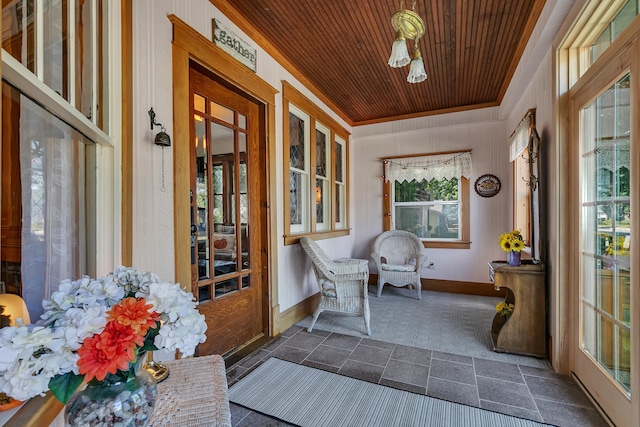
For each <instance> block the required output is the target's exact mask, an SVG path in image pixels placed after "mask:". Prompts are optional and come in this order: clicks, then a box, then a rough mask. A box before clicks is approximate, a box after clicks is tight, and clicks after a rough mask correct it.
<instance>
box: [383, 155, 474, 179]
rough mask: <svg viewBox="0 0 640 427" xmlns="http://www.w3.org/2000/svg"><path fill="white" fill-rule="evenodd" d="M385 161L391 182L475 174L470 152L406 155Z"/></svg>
mask: <svg viewBox="0 0 640 427" xmlns="http://www.w3.org/2000/svg"><path fill="white" fill-rule="evenodd" d="M385 162H386V169H385V179H386V180H387V181H391V182H393V181H400V182H402V181H409V182H411V181H412V180H414V179H415V180H416V181H418V182H420V181H422V180H427V181H431V180H432V179H434V178H435V179H451V178H460V177H462V176H463V177H465V178H470V177H471V175H472V174H473V168H472V165H471V153H470V152H464V153H452V154H438V155H434V156H422V157H406V158H403V159H389V160H385Z"/></svg>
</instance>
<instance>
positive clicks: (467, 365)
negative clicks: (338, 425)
mask: <svg viewBox="0 0 640 427" xmlns="http://www.w3.org/2000/svg"><path fill="white" fill-rule="evenodd" d="M269 357H277V358H280V359H283V360H287V361H290V362H294V363H299V364H302V365H306V366H310V367H313V368H317V369H323V370H325V371H329V372H333V373H337V374H341V375H346V376H349V377H352V378H357V379H360V380H364V381H369V382H373V383H376V384H380V385H384V386H388V387H394V388H397V389H401V390H406V391H410V392H413V393H419V394H423V395H427V396H431V397H436V398H440V399H444V400H448V401H451V402H458V403H462V404H465V405H470V406H475V407H479V408H484V409H488V410H491V411H496V412H501V413H504V414H508V415H513V416H516V417H521V418H527V419H531V420H535V421H540V422H545V423H548V424H554V425H558V426H563V427H564V426H566V427H574V426H581V427H583V426H584V427H586V426H606V425H607V424H606V422H605V421H604V420H603V419H602V417H601V416H600V414H599V413H598V412H597V410H596V409H595V408H594V407H593V405H592V404H591V402H590V401H589V400H588V399H587V397H586V396H585V395H584V394H583V393H582V391H581V390H580V389H579V388H578V387H577V386H576V384H575V383H574V382H573V381H572V379H571V378H570V377H568V376H563V375H558V374H556V373H554V372H553V371H552V370H547V369H539V368H532V367H528V366H522V365H513V364H509V363H503V362H496V361H491V360H485V359H478V358H473V357H467V356H460V355H454V354H448V353H441V352H437V351H431V350H425V349H420V348H415V347H407V346H403V345H398V344H391V343H387V342H382V341H376V340H373V339H368V338H359V337H352V336H348V335H342V334H336V333H330V332H325V331H320V330H315V331H313V332H312V333H309V332H307V331H306V329H302V328H299V327H297V326H294V327H292V328H289V329H288V330H286V331H285V332H284V333H282V335H281V336H280V337H279V338H277V339H276V340H274V341H272V342H270V343H269V344H267V345H266V346H265V347H262V348H261V349H259V350H257V351H255V352H253V353H252V354H250V355H249V356H247V357H246V358H244V359H242V360H240V361H239V362H238V363H237V364H235V365H234V366H233V367H231V368H230V369H229V370H228V371H227V380H228V384H229V387H231V386H232V385H233V384H234V383H235V382H236V381H238V380H239V379H240V378H242V377H243V376H244V375H246V374H247V373H248V372H250V371H251V370H253V369H255V368H256V367H257V366H259V365H260V363H262V362H263V361H264V360H266V359H267V358H269ZM231 414H232V424H233V426H234V427H235V426H237V427H250V426H274V427H276V426H289V425H291V424H288V423H286V422H283V421H280V420H277V419H274V418H270V417H267V416H265V415H262V414H259V413H256V412H253V411H251V410H248V409H246V408H243V407H241V406H238V405H234V404H231Z"/></svg>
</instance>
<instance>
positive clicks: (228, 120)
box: [190, 68, 264, 355]
mask: <svg viewBox="0 0 640 427" xmlns="http://www.w3.org/2000/svg"><path fill="white" fill-rule="evenodd" d="M190 88H191V89H190V91H191V92H190V93H191V101H192V102H191V110H192V114H191V117H192V122H193V123H192V124H193V125H192V127H191V129H192V130H191V131H192V134H191V139H190V140H191V141H192V142H193V149H192V150H191V156H190V158H191V166H190V172H191V233H192V234H191V264H192V265H191V278H192V289H193V293H194V295H195V296H196V298H197V299H198V301H199V302H200V304H199V310H200V312H201V313H202V314H204V315H205V317H206V322H207V325H208V330H207V341H206V342H205V343H204V344H202V345H201V346H200V354H201V355H204V354H214V353H215V354H225V353H230V352H232V351H233V350H234V349H237V348H239V347H240V346H242V345H243V344H245V343H247V342H249V341H252V340H253V339H255V338H256V337H259V336H261V335H262V334H263V330H264V324H263V313H262V307H263V301H262V295H263V292H262V286H263V283H262V280H261V274H260V270H261V269H260V267H259V265H260V262H261V260H260V255H259V252H260V248H261V246H262V242H261V239H262V237H261V236H262V232H261V229H262V224H261V217H260V213H259V211H260V191H261V185H260V177H261V176H264V167H263V166H262V167H261V162H260V155H259V138H258V135H259V129H260V118H259V114H260V113H259V108H258V105H257V104H256V103H254V102H253V101H251V100H250V99H248V98H247V97H245V96H243V95H242V94H239V93H238V92H236V91H234V90H232V89H231V88H229V87H226V86H225V85H223V84H222V83H221V82H217V81H214V80H213V79H212V78H211V77H209V76H206V75H204V74H203V73H202V72H200V71H198V70H196V69H194V68H191V70H190Z"/></svg>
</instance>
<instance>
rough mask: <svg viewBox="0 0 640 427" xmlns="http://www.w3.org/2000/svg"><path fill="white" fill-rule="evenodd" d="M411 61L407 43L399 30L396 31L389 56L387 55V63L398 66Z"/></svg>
mask: <svg viewBox="0 0 640 427" xmlns="http://www.w3.org/2000/svg"><path fill="white" fill-rule="evenodd" d="M410 61H411V57H410V56H409V50H408V49H407V43H406V40H405V38H404V36H403V35H402V33H401V32H400V31H397V32H396V40H395V41H394V42H393V47H392V48H391V56H390V57H389V65H390V66H392V67H394V68H398V67H404V66H405V65H407V64H408V63H409V62H410Z"/></svg>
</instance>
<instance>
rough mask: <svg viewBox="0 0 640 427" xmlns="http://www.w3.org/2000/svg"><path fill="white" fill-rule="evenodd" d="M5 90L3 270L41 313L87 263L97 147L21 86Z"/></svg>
mask: <svg viewBox="0 0 640 427" xmlns="http://www.w3.org/2000/svg"><path fill="white" fill-rule="evenodd" d="M2 91H3V99H5V102H4V105H3V107H4V108H3V109H2V115H3V116H2V122H3V126H2V136H3V138H2V154H3V155H2V170H3V174H2V190H3V191H2V193H1V194H2V212H3V217H2V229H3V239H2V241H1V243H2V249H1V250H0V256H1V257H2V258H1V263H0V265H1V275H2V280H3V281H5V283H6V284H7V291H9V292H12V293H15V294H18V295H22V297H23V299H24V300H25V302H26V304H27V307H28V309H29V313H31V315H32V316H33V317H35V318H38V317H39V315H40V314H41V313H42V300H43V299H46V298H49V297H50V294H51V293H52V292H54V291H55V290H57V289H58V285H59V282H60V281H61V280H63V279H67V278H77V277H80V276H81V275H82V274H83V273H86V271H87V270H86V269H87V263H88V260H87V256H88V255H87V254H88V248H87V247H86V243H87V241H94V240H95V238H94V237H92V236H93V235H94V233H95V214H92V213H91V211H89V210H88V206H90V203H88V201H90V200H95V180H94V177H93V175H92V170H93V169H95V148H94V146H93V142H92V141H91V140H89V139H88V138H86V137H85V136H84V135H82V134H81V133H79V132H78V131H76V130H75V129H73V127H71V126H70V125H69V124H68V123H66V122H64V121H62V120H61V119H59V118H57V117H56V116H54V115H52V114H51V113H50V112H48V111H46V110H44V109H43V108H42V107H40V106H39V105H38V104H37V103H35V102H33V101H32V100H30V99H29V98H27V97H25V96H24V95H21V94H20V93H19V91H18V90H17V89H15V88H12V87H11V86H9V85H8V84H3V85H2ZM52 213H55V214H52Z"/></svg>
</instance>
